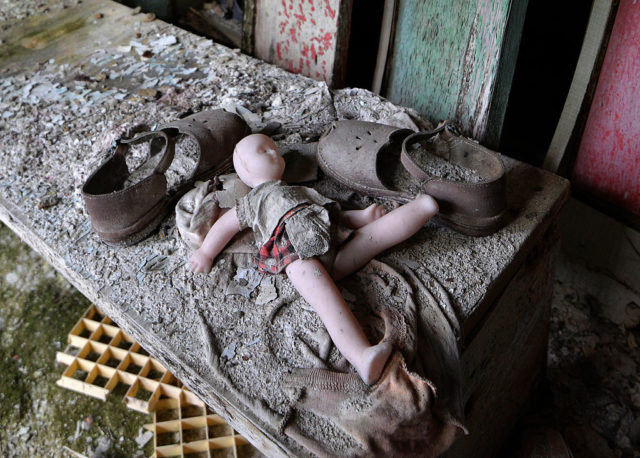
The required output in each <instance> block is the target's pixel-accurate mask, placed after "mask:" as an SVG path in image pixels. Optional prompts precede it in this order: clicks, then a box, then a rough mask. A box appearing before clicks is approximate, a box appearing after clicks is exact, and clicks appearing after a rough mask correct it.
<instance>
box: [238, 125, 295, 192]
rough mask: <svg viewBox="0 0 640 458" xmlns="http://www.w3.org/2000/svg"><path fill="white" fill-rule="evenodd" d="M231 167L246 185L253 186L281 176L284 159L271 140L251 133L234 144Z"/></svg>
mask: <svg viewBox="0 0 640 458" xmlns="http://www.w3.org/2000/svg"><path fill="white" fill-rule="evenodd" d="M233 167H234V168H235V169H236V173H237V174H238V176H239V177H240V179H241V180H242V181H243V182H244V183H245V184H246V185H247V186H249V187H251V188H255V187H256V186H258V185H259V184H261V183H264V182H265V181H270V180H279V179H280V178H282V174H283V173H284V159H283V158H282V156H280V152H279V151H278V147H277V146H276V144H275V143H274V141H273V140H271V139H270V138H269V137H267V136H266V135H263V134H253V135H249V136H248V137H245V138H243V139H242V140H240V141H239V142H238V144H237V145H236V148H235V150H234V151H233Z"/></svg>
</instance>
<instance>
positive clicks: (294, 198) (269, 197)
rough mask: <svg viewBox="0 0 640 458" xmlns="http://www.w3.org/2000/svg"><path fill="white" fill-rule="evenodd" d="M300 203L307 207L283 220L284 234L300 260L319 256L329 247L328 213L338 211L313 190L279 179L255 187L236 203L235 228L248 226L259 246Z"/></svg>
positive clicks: (329, 222) (330, 233)
mask: <svg viewBox="0 0 640 458" xmlns="http://www.w3.org/2000/svg"><path fill="white" fill-rule="evenodd" d="M301 204H308V205H305V206H304V207H303V208H301V209H300V210H299V211H296V212H295V213H294V214H292V215H290V216H289V217H288V218H287V220H286V231H287V235H288V237H289V239H290V241H291V244H292V246H293V248H294V250H295V252H296V253H297V254H298V255H299V257H300V258H301V259H306V258H312V257H314V256H321V255H323V254H325V253H327V252H328V251H329V250H330V248H331V246H332V229H331V216H330V211H335V210H336V209H339V205H338V203H337V202H334V201H332V200H331V199H328V198H326V197H324V196H323V195H321V194H320V193H318V192H317V191H315V190H314V189H311V188H307V187H305V186H288V185H287V184H286V183H284V182H283V181H281V180H273V181H267V182H265V183H262V184H260V185H258V186H256V187H255V188H253V189H252V190H251V192H249V194H247V195H246V196H244V197H243V198H242V199H240V200H239V201H238V203H237V204H236V214H237V217H238V223H239V228H240V229H241V230H242V229H244V228H246V227H250V228H251V229H252V230H253V232H254V235H255V238H256V242H257V245H258V246H260V247H262V246H263V245H265V244H266V243H267V242H268V241H269V239H270V238H271V237H272V236H273V235H274V233H275V231H276V228H277V227H278V225H279V224H280V222H281V221H282V218H283V216H284V215H285V214H287V212H289V211H290V210H291V209H294V208H296V207H298V206H300V205H301ZM332 207H333V208H332Z"/></svg>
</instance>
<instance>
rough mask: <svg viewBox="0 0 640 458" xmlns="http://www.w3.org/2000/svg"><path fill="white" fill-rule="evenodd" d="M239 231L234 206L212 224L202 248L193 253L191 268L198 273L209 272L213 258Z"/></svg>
mask: <svg viewBox="0 0 640 458" xmlns="http://www.w3.org/2000/svg"><path fill="white" fill-rule="evenodd" d="M238 232H240V228H239V225H238V216H237V215H236V207H233V208H232V209H231V210H229V211H228V212H226V213H225V214H224V215H222V216H221V217H220V218H219V219H218V220H217V221H216V222H215V223H214V225H213V226H211V229H209V232H208V233H207V236H206V237H205V238H204V242H202V245H201V246H200V248H198V249H197V250H196V251H195V252H194V253H193V255H191V258H190V259H189V268H190V269H191V270H193V271H194V272H196V273H204V272H209V271H210V270H211V264H213V260H214V259H215V258H216V256H218V254H220V252H221V251H222V249H223V248H224V247H225V246H226V245H227V243H229V241H230V240H231V239H232V238H233V236H234V235H236V234H237V233H238Z"/></svg>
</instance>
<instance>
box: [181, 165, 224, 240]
mask: <svg viewBox="0 0 640 458" xmlns="http://www.w3.org/2000/svg"><path fill="white" fill-rule="evenodd" d="M217 186H218V180H217V177H216V178H214V179H212V180H209V181H204V182H198V183H196V186H195V188H193V189H192V190H191V191H189V192H187V193H186V194H185V195H184V196H182V198H181V199H180V200H179V201H178V203H177V205H176V226H178V232H179V233H180V237H181V238H182V240H183V241H184V242H185V243H186V244H187V246H188V247H189V248H191V249H192V250H197V249H198V248H199V247H200V245H202V242H203V241H204V238H205V237H206V236H207V232H209V229H210V228H211V226H213V223H214V222H215V221H216V219H218V216H219V215H220V206H219V204H218V199H217V197H216V193H215V190H216V188H217Z"/></svg>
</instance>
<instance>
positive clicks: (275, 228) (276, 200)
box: [189, 134, 438, 385]
mask: <svg viewBox="0 0 640 458" xmlns="http://www.w3.org/2000/svg"><path fill="white" fill-rule="evenodd" d="M233 165H234V167H235V169H236V173H237V174H238V176H239V177H240V179H241V180H242V181H243V182H244V183H245V184H246V185H248V186H249V187H250V188H253V189H252V190H251V191H250V192H249V194H247V195H246V196H245V197H243V198H242V199H240V200H239V201H238V202H237V203H236V206H235V207H233V208H232V209H230V210H229V211H227V212H226V213H224V214H223V215H222V216H221V217H220V218H219V219H218V220H217V221H216V222H215V223H214V225H213V226H212V227H211V229H210V230H209V232H208V233H207V235H206V237H205V239H204V241H203V243H202V245H201V246H200V248H198V249H197V250H196V251H195V252H194V253H193V255H192V256H191V258H190V260H189V267H190V269H191V270H193V271H194V272H196V273H202V272H208V271H209V270H210V269H211V265H212V263H213V260H214V259H215V258H216V256H217V255H218V254H219V253H220V252H221V251H222V250H223V248H224V247H225V246H226V245H227V243H229V241H230V240H231V239H232V237H233V236H234V235H235V234H236V233H238V232H239V231H240V230H242V229H244V228H245V227H251V228H252V230H253V231H254V235H255V237H256V241H257V242H258V245H259V246H260V247H261V248H260V250H259V253H258V256H257V257H256V261H257V265H258V269H259V270H261V271H262V272H266V273H272V274H275V273H279V272H281V271H283V270H284V271H285V272H286V274H287V276H288V277H289V280H290V281H291V283H292V284H293V285H294V287H295V288H296V289H297V290H298V292H299V293H300V294H301V296H302V297H303V298H304V299H305V300H306V301H307V302H308V303H309V304H310V305H311V307H312V308H313V309H314V310H315V311H316V313H318V315H319V316H320V319H321V320H322V322H323V323H324V325H325V327H326V328H327V331H328V332H329V335H330V336H331V339H332V341H333V343H334V344H335V345H336V347H337V348H338V350H339V351H340V353H341V354H342V355H343V356H344V357H345V358H346V359H347V360H348V361H349V362H350V363H351V364H352V365H353V366H354V367H355V369H356V370H357V372H358V374H359V375H360V377H361V378H362V380H363V381H364V382H365V383H366V384H368V385H371V384H373V383H375V382H376V381H377V380H378V378H379V377H380V375H381V373H382V370H383V368H384V366H385V363H386V361H387V359H388V358H389V355H390V354H391V350H392V347H391V345H390V344H389V343H388V342H385V341H384V340H383V341H382V342H380V343H378V344H376V345H371V344H370V343H369V341H368V340H367V337H366V336H365V334H364V332H363V330H362V328H361V327H360V324H359V323H358V321H357V319H356V317H355V316H354V315H353V313H352V312H351V310H350V309H349V306H348V305H347V304H346V302H345V300H344V298H343V297H342V295H341V294H340V291H339V290H338V288H337V286H336V284H335V281H337V280H340V279H341V278H344V277H346V276H347V275H349V274H351V273H353V272H355V271H357V270H358V269H360V268H361V267H363V266H364V265H365V264H366V263H367V262H369V260H370V259H372V258H373V257H374V256H376V255H377V254H379V253H381V252H382V251H384V250H386V249H387V248H390V247H392V246H393V245H396V244H397V243H400V242H402V241H403V240H405V239H407V238H409V237H411V236H412V235H413V234H415V233H416V232H417V231H418V230H419V229H420V228H421V227H422V226H423V225H424V224H425V223H426V222H427V221H428V220H429V219H430V218H431V217H432V216H433V215H435V214H436V213H437V212H438V204H437V203H436V201H435V200H434V199H433V198H432V197H431V196H428V195H424V194H421V195H418V196H417V197H416V198H415V199H414V200H413V201H411V202H409V203H407V204H404V205H402V206H400V207H398V208H396V209H395V210H393V211H391V212H389V213H385V211H384V209H383V208H382V207H380V206H377V205H375V204H374V205H371V206H370V207H368V208H366V209H364V210H351V211H345V212H340V211H339V206H338V204H337V203H336V202H333V201H331V200H330V199H328V198H326V197H324V196H322V195H321V194H319V193H318V192H317V191H315V190H313V189H311V188H307V187H304V186H288V185H286V184H285V183H284V182H282V181H281V178H282V174H283V172H284V167H285V162H284V159H283V158H282V156H280V154H279V152H278V148H277V146H276V144H275V143H274V142H273V141H272V140H271V139H270V138H269V137H267V136H265V135H262V134H254V135H250V136H248V137H245V138H244V139H243V140H241V141H240V142H239V143H238V144H237V145H236V148H235V150H234V152H233ZM341 227H347V228H351V234H350V237H349V238H348V239H347V240H346V241H344V242H343V243H342V244H340V236H339V231H338V230H336V228H341Z"/></svg>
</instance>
